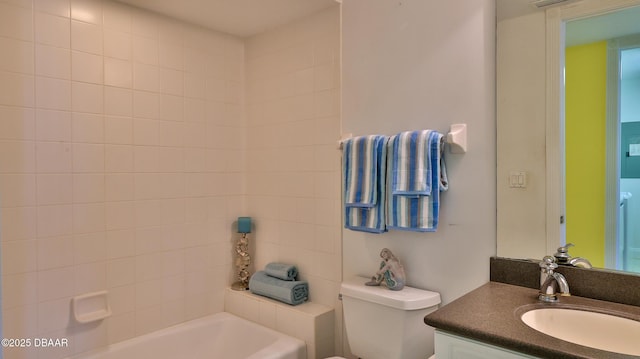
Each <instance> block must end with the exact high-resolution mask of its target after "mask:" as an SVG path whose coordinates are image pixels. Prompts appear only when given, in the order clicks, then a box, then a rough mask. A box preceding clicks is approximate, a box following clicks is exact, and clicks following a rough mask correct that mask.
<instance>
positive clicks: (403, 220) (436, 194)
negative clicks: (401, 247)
mask: <svg viewBox="0 0 640 359" xmlns="http://www.w3.org/2000/svg"><path fill="white" fill-rule="evenodd" d="M417 132H418V133H422V132H424V131H417ZM417 135H418V134H416V136H417ZM425 135H426V138H427V141H426V142H424V145H423V147H422V148H416V150H415V151H414V155H413V156H411V157H413V158H412V159H410V160H409V161H412V162H415V161H416V160H415V157H416V154H417V153H418V152H421V151H422V152H424V154H423V156H424V157H425V158H428V159H429V161H428V163H427V167H428V168H427V169H426V170H424V173H427V174H428V181H427V183H428V184H429V186H428V187H429V188H428V192H429V194H428V195H425V194H418V193H412V192H409V193H402V194H393V193H392V192H393V189H392V188H389V190H388V191H387V193H388V198H387V228H389V229H400V230H407V231H415V232H435V231H436V230H437V228H438V218H439V212H440V192H441V191H446V190H447V189H448V182H447V171H446V167H445V163H444V157H443V155H442V154H443V149H444V138H443V135H442V134H441V133H439V132H436V131H430V130H429V131H428V133H426V134H425ZM406 136H414V134H413V133H412V134H407V133H401V134H398V135H395V136H392V137H391V138H390V139H389V144H388V146H387V148H388V151H389V153H388V165H387V168H388V169H387V171H388V176H389V177H390V178H393V176H394V172H393V171H394V169H395V168H397V166H398V162H399V158H400V157H401V154H399V153H398V152H399V151H403V149H402V148H401V147H400V146H398V141H400V139H401V138H402V137H406ZM417 167H419V166H414V169H417V170H422V169H418V168H417ZM408 175H410V176H411V174H410V173H408ZM413 176H414V177H412V178H416V177H419V174H418V175H417V176H416V174H413ZM425 180H427V178H425ZM392 181H393V180H390V181H389V182H392ZM410 183H411V181H410ZM391 186H392V184H391V183H390V184H389V187H391ZM425 186H426V185H425ZM419 187H420V186H417V185H416V186H412V185H410V186H408V187H407V188H414V189H415V188H419Z"/></svg>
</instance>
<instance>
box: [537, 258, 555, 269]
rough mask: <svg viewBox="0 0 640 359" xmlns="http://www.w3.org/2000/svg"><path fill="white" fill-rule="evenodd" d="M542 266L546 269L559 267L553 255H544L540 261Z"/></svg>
mask: <svg viewBox="0 0 640 359" xmlns="http://www.w3.org/2000/svg"><path fill="white" fill-rule="evenodd" d="M540 268H542V269H543V270H546V271H550V270H554V269H556V268H558V264H557V263H556V258H555V257H553V256H544V257H543V258H542V261H541V262H540Z"/></svg>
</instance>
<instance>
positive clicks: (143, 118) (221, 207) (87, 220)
mask: <svg viewBox="0 0 640 359" xmlns="http://www.w3.org/2000/svg"><path fill="white" fill-rule="evenodd" d="M0 52H1V53H2V54H5V55H6V56H2V59H0V215H1V216H2V217H1V222H2V226H0V241H1V242H0V243H1V246H2V248H1V251H2V258H1V262H2V286H3V288H2V289H3V290H2V293H3V300H2V310H3V330H4V333H3V334H4V336H6V337H25V338H26V337H66V338H68V339H69V342H70V346H69V347H68V348H62V349H60V350H53V349H51V350H39V351H36V350H32V351H30V350H5V351H4V357H5V358H51V359H55V358H60V357H65V356H69V355H73V354H74V353H78V352H82V351H86V350H90V349H93V348H96V347H99V346H103V345H106V344H108V343H114V342H117V341H121V340H124V339H127V338H130V337H133V336H135V335H140V334H143V333H146V332H148V331H151V330H155V329H159V328H162V327H165V326H168V325H172V324H175V323H179V322H181V321H184V320H188V319H192V318H196V317H199V316H202V315H206V314H209V313H214V312H218V311H221V310H223V292H224V290H223V289H224V288H225V287H226V286H227V285H228V282H229V281H230V276H231V274H230V273H229V272H230V270H231V262H230V261H231V258H228V257H227V256H219V255H217V253H230V246H231V238H232V234H233V233H232V228H231V226H232V223H233V221H234V219H235V218H236V217H237V216H239V215H245V214H246V213H245V211H244V209H245V204H244V197H243V194H244V185H243V183H244V182H243V181H242V178H243V177H244V175H243V173H242V172H243V170H244V168H245V165H244V161H245V156H244V143H245V140H244V133H245V131H244V126H245V121H244V119H243V116H244V115H243V111H242V110H237V111H232V110H227V107H230V106H236V107H238V108H240V109H242V108H244V98H243V96H244V90H243V88H244V70H243V66H237V65H236V66H229V64H235V63H238V64H243V63H244V43H243V42H242V41H241V40H239V39H236V38H233V37H230V36H227V35H222V34H218V33H214V32H211V31H207V30H203V29H201V28H198V27H194V26H191V25H187V24H183V23H179V22H176V21H174V20H170V19H167V18H163V17H160V16H158V15H155V14H152V13H150V12H144V11H141V10H137V9H134V8H130V7H127V6H125V5H121V4H119V3H116V2H110V1H106V0H34V1H33V4H31V1H27V2H15V1H5V0H0ZM205 79H208V80H210V81H211V82H215V81H217V83H218V84H221V85H220V87H219V89H217V91H218V92H216V95H215V97H214V96H211V97H208V96H207V92H206V88H205V83H206V82H205ZM213 109H216V111H213ZM220 109H222V110H220ZM230 153H231V154H233V156H229V154H230ZM229 158H231V159H232V160H233V162H234V163H233V164H229V163H227V162H228V161H229ZM214 186H219V187H218V188H214ZM229 257H230V256H229ZM105 289H106V290H108V291H109V300H110V302H111V306H112V309H113V312H114V315H113V316H112V317H111V318H109V319H107V320H105V321H104V322H103V323H101V324H99V325H80V324H78V323H75V322H74V321H73V320H72V319H70V318H71V316H70V312H69V311H70V305H69V303H70V300H71V298H72V297H73V296H74V295H78V294H81V293H85V292H89V291H95V290H105Z"/></svg>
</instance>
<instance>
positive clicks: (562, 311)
mask: <svg viewBox="0 0 640 359" xmlns="http://www.w3.org/2000/svg"><path fill="white" fill-rule="evenodd" d="M521 319H522V321H523V322H524V323H525V324H526V325H528V326H529V327H531V328H533V329H535V330H537V331H539V332H542V333H544V334H547V335H550V336H552V337H555V338H558V339H561V340H564V341H567V342H571V343H574V344H579V345H584V346H587V347H591V348H595V349H600V350H606V351H610V352H615V353H621V354H628V355H640V345H639V344H638V338H640V322H639V321H635V320H632V319H627V318H622V317H618V316H615V315H609V314H603V313H597V312H589V311H585V310H577V309H568V308H542V309H533V310H530V311H528V312H525V313H524V314H523V315H522V317H521Z"/></svg>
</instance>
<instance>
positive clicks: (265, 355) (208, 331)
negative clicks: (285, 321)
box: [71, 312, 307, 359]
mask: <svg viewBox="0 0 640 359" xmlns="http://www.w3.org/2000/svg"><path fill="white" fill-rule="evenodd" d="M306 357H307V350H306V346H305V343H304V342H303V341H301V340H299V339H296V338H293V337H290V336H288V335H285V334H282V333H279V332H276V331H275V330H271V329H269V328H267V327H263V326H261V325H258V324H255V323H253V322H250V321H248V320H245V319H242V318H239V317H236V316H235V315H233V314H230V313H225V312H222V313H218V314H214V315H211V316H208V317H203V318H200V319H195V320H192V321H189V322H185V323H182V324H179V325H176V326H173V327H170V328H166V329H162V330H159V331H156V332H153V333H149V334H145V335H143V336H140V337H136V338H133V339H130V340H126V341H123V342H120V343H116V344H113V345H110V346H108V347H106V348H102V349H98V350H96V351H91V352H88V353H86V354H81V355H76V356H74V357H72V358H71V359H147V358H148V359H151V358H153V359H176V358H181V359H218V358H220V359H306Z"/></svg>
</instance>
